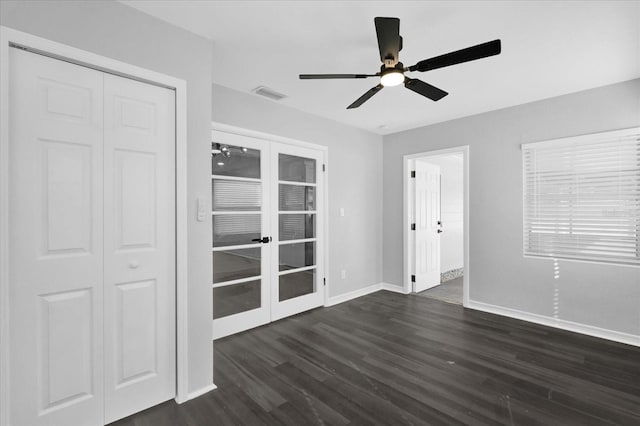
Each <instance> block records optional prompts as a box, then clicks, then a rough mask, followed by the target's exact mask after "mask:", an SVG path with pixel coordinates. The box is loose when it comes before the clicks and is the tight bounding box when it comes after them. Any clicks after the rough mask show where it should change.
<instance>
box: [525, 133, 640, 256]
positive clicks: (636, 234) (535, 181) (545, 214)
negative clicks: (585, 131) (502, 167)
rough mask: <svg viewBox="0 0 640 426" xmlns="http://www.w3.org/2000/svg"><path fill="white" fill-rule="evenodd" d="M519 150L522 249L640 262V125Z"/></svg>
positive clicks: (532, 252)
mask: <svg viewBox="0 0 640 426" xmlns="http://www.w3.org/2000/svg"><path fill="white" fill-rule="evenodd" d="M522 153H523V155H522V160H523V189H524V208H523V225H524V226H523V231H524V238H523V241H524V254H525V255H528V256H542V257H552V258H564V259H577V260H590V261H596V262H607V263H618V264H627V265H640V128H634V129H627V130H623V131H615V132H606V133H600V134H595V135H587V136H581V137H575V138H568V139H560V140H554V141H545V142H540V143H533V144H525V145H523V146H522Z"/></svg>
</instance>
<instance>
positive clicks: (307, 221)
mask: <svg viewBox="0 0 640 426" xmlns="http://www.w3.org/2000/svg"><path fill="white" fill-rule="evenodd" d="M278 222H279V224H278V236H279V240H280V241H286V240H301V239H304V238H314V237H315V235H316V230H315V214H313V213H309V214H281V215H280V216H279V217H278Z"/></svg>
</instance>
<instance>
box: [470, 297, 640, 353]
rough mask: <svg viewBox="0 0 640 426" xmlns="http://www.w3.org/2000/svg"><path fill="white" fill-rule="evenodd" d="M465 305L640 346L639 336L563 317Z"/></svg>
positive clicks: (472, 304) (493, 306)
mask: <svg viewBox="0 0 640 426" xmlns="http://www.w3.org/2000/svg"><path fill="white" fill-rule="evenodd" d="M465 307H466V308H470V309H476V310H478V311H483V312H489V313H491V314H496V315H502V316H505V317H511V318H515V319H519V320H523V321H529V322H533V323H536V324H542V325H546V326H549V327H555V328H560V329H562V330H567V331H572V332H574V333H580V334H586V335H588V336H593V337H599V338H601V339H607V340H613V341H614V342H620V343H625V344H627V345H632V346H640V336H636V335H633V334H629V333H622V332H619V331H613V330H607V329H605V328H600V327H594V326H591V325H585V324H580V323H577V322H573V321H567V320H563V319H556V318H552V317H548V316H545V315H538V314H532V313H529V312H524V311H520V310H517V309H511V308H505V307H503V306H497V305H491V304H489V303H483V302H476V301H473V300H469V303H468V305H467V306H465Z"/></svg>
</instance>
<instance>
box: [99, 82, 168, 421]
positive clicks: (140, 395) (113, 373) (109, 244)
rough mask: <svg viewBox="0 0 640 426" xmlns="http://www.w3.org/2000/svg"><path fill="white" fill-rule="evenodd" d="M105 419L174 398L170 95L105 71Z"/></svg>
mask: <svg viewBox="0 0 640 426" xmlns="http://www.w3.org/2000/svg"><path fill="white" fill-rule="evenodd" d="M104 99H105V103H104V105H105V108H104V170H105V180H104V183H105V185H104V187H105V192H104V229H105V231H106V232H105V236H104V248H105V250H104V256H105V262H104V333H105V335H104V353H105V355H104V373H105V378H104V380H105V422H106V423H109V422H112V421H115V420H117V419H120V418H123V417H126V416H128V415H130V414H133V413H135V412H138V411H141V410H144V409H146V408H149V407H151V406H154V405H156V404H158V403H160V402H164V401H166V400H168V399H171V398H173V397H174V396H175V377H176V372H175V276H176V273H175V142H174V141H175V139H174V138H175V124H174V117H175V93H174V92H173V91H172V90H169V89H165V88H162V87H158V86H153V85H150V84H145V83H141V82H139V81H134V80H130V79H127V78H122V77H117V76H113V75H108V74H106V75H105V76H104Z"/></svg>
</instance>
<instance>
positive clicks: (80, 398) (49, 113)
mask: <svg viewBox="0 0 640 426" xmlns="http://www.w3.org/2000/svg"><path fill="white" fill-rule="evenodd" d="M9 54H10V55H11V56H10V59H11V61H10V67H11V69H10V100H9V102H10V106H9V108H10V123H9V132H10V134H9V139H10V142H9V152H10V154H9V155H10V158H9V164H10V170H9V224H10V226H9V229H10V230H9V287H10V309H9V321H10V361H11V370H10V386H11V391H10V404H11V405H10V406H11V411H10V422H11V424H16V425H52V424H56V425H57V424H74V425H83V424H101V422H102V420H103V417H102V411H103V376H102V342H103V333H102V307H103V300H102V271H103V241H102V235H103V216H102V201H103V190H102V184H103V182H102V176H103V169H102V130H103V129H102V127H103V122H102V114H103V96H102V93H103V91H102V90H103V89H102V84H103V74H102V73H100V72H98V71H95V70H91V69H88V68H84V67H80V66H76V65H72V64H69V63H67V62H63V61H59V60H55V59H51V58H48V57H45V56H41V55H38V54H34V53H29V52H25V51H22V50H18V49H14V48H12V49H10V53H9Z"/></svg>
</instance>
